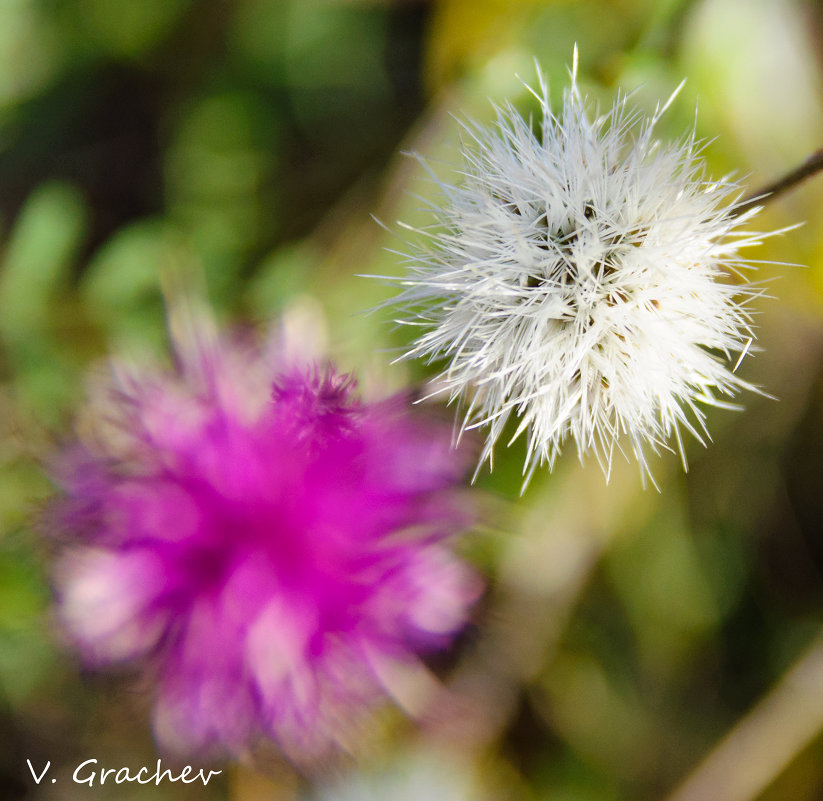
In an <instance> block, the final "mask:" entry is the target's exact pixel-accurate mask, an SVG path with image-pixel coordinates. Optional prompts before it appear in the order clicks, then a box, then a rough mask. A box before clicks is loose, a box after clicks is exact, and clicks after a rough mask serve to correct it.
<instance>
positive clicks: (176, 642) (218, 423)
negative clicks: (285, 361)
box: [56, 328, 479, 757]
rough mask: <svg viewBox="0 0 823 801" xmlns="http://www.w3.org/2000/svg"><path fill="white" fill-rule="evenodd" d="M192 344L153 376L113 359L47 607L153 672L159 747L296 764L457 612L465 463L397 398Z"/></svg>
mask: <svg viewBox="0 0 823 801" xmlns="http://www.w3.org/2000/svg"><path fill="white" fill-rule="evenodd" d="M204 332H205V328H202V329H198V330H197V332H196V333H195V335H194V337H193V341H192V343H190V344H189V346H184V344H183V343H181V342H180V341H178V342H177V343H176V345H175V354H174V355H175V363H176V365H177V367H176V370H175V371H174V372H173V373H171V374H166V373H162V372H159V371H153V372H147V373H144V374H139V373H135V372H128V371H126V370H124V369H123V368H122V367H117V366H115V369H114V371H113V376H112V378H111V379H109V380H108V381H107V382H106V384H105V387H104V403H103V404H102V407H94V406H93V407H92V412H93V413H92V414H91V415H90V422H89V424H88V425H87V426H86V434H87V436H86V437H85V439H84V443H83V444H77V445H75V446H73V447H72V448H70V449H69V450H68V451H67V453H66V455H65V457H64V460H63V468H62V470H61V472H62V474H63V477H62V483H63V484H64V488H65V492H66V496H65V497H64V498H63V499H62V500H61V501H59V502H58V503H57V506H56V518H57V519H58V521H59V525H60V529H61V530H62V531H63V532H66V533H68V539H69V545H68V546H67V547H66V550H65V553H64V554H63V556H62V558H61V560H60V563H59V565H58V571H57V586H58V612H59V617H60V619H61V621H62V623H63V625H64V627H65V629H66V631H67V632H68V635H69V637H70V638H71V640H72V642H73V643H74V644H75V645H76V647H77V648H78V649H79V650H80V652H81V653H82V655H83V656H84V658H85V659H86V661H88V662H90V663H91V664H93V665H95V666H104V665H112V664H117V663H125V664H132V665H137V666H139V667H141V668H142V669H144V670H145V671H146V672H148V674H149V675H150V676H152V678H153V679H154V681H155V682H156V688H157V689H156V699H155V716H154V717H155V721H154V722H155V732H156V734H157V737H158V739H159V741H160V743H161V744H162V745H163V746H165V747H167V748H171V749H173V750H175V751H179V752H187V751H189V752H190V751H199V750H214V749H220V748H225V749H229V750H231V751H234V752H239V751H242V750H244V749H246V748H248V747H251V746H253V745H254V742H255V741H256V740H257V739H259V738H261V737H273V738H275V739H276V740H277V741H278V742H279V743H280V745H281V747H283V748H284V749H285V750H286V751H287V752H289V753H291V754H292V755H297V756H298V757H304V756H306V755H311V754H313V753H315V752H317V751H318V750H322V749H324V748H326V747H328V746H329V745H331V744H332V743H334V741H335V740H340V739H342V738H343V737H345V732H346V731H347V728H348V726H349V724H351V723H352V722H354V721H356V720H357V719H358V718H359V717H360V714H361V713H362V711H363V710H364V709H366V708H368V707H369V706H371V705H372V704H373V703H374V702H375V701H376V700H377V699H379V698H380V697H381V696H382V695H384V694H385V690H384V688H382V686H381V683H380V679H379V678H378V675H379V674H380V666H381V665H382V664H385V662H386V661H387V660H388V661H389V662H391V661H398V662H401V663H403V662H408V661H409V660H411V659H413V657H414V655H415V654H416V653H417V652H420V651H424V650H427V649H432V648H439V647H443V646H445V645H446V644H448V642H449V640H450V638H451V636H452V635H453V634H454V633H455V632H456V631H457V630H458V629H459V628H460V627H461V625H462V624H463V623H464V622H465V620H466V615H467V610H468V607H469V605H470V603H471V602H472V601H473V600H474V599H475V597H476V596H477V594H478V591H479V585H478V580H477V579H476V577H475V576H474V574H473V573H472V572H471V571H470V570H469V569H468V568H467V567H466V566H465V565H464V564H463V563H462V562H460V561H458V560H457V559H456V558H455V557H454V556H453V555H452V553H451V552H450V550H449V548H448V546H447V544H446V543H445V540H446V539H447V538H448V537H449V536H450V535H451V534H453V533H454V532H455V531H457V530H459V529H460V528H463V527H465V526H466V524H467V523H468V522H469V516H468V514H467V510H466V509H465V507H464V505H463V504H462V503H461V502H460V501H459V498H458V496H457V495H456V494H455V492H454V491H453V489H454V485H455V483H456V482H457V481H458V480H460V478H461V477H462V475H463V472H464V467H465V464H464V461H463V459H462V458H461V457H460V456H458V455H456V454H455V452H454V451H452V450H451V448H450V443H449V432H448V431H443V430H442V429H441V427H440V426H439V425H433V424H431V423H423V422H421V421H420V420H417V419H412V418H411V417H410V416H409V415H408V413H407V411H406V409H405V405H404V403H402V402H401V400H399V399H395V400H390V401H385V402H383V403H378V404H367V403H364V402H361V401H359V400H357V398H356V397H355V396H354V381H353V380H352V379H351V378H350V377H349V376H346V375H340V374H337V373H335V372H334V371H333V370H332V369H331V368H326V369H324V370H320V369H317V368H303V369H297V368H295V367H293V366H292V367H288V366H284V365H282V364H280V363H279V362H280V361H281V360H280V358H279V357H278V355H277V351H276V349H271V348H270V349H269V351H270V352H268V353H265V352H263V351H261V349H259V348H257V347H255V346H253V345H250V344H249V343H246V344H245V345H242V344H241V343H239V342H236V341H235V342H229V341H228V340H226V339H222V340H220V339H217V338H212V339H211V340H209V338H208V337H206V335H205V333H204ZM81 430H83V429H82V427H81Z"/></svg>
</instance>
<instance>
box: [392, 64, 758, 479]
mask: <svg viewBox="0 0 823 801" xmlns="http://www.w3.org/2000/svg"><path fill="white" fill-rule="evenodd" d="M539 88H540V91H537V92H535V91H533V94H534V95H535V96H536V97H537V99H538V101H539V103H540V119H539V122H538V125H537V130H536V131H535V130H533V128H532V125H531V124H530V123H529V122H527V121H526V120H525V119H524V118H523V117H522V116H521V115H520V114H519V113H518V112H517V111H516V110H515V109H514V108H513V107H511V106H510V105H505V106H503V107H502V108H498V109H497V120H496V123H495V124H494V125H493V126H491V127H490V128H484V127H481V126H478V125H476V124H470V123H467V124H464V125H463V131H464V132H465V134H466V136H465V140H466V141H465V143H464V145H463V146H462V153H463V159H464V165H463V169H462V173H461V174H462V176H463V178H462V181H461V183H460V184H459V185H456V186H455V185H450V184H447V183H444V182H442V181H440V180H438V179H437V178H434V176H432V177H433V178H434V180H435V181H436V182H437V183H438V184H439V186H440V189H441V191H442V196H443V198H442V205H439V206H435V207H433V211H434V214H433V216H434V218H435V219H434V222H433V224H432V225H431V226H426V227H424V228H418V229H411V230H412V231H413V232H414V233H415V234H416V235H417V236H416V238H417V239H418V240H421V239H422V242H421V241H417V242H414V243H412V244H410V251H409V252H407V253H406V254H404V255H405V256H406V257H407V265H408V267H407V274H406V275H405V276H404V277H403V278H401V279H396V280H399V281H401V283H402V285H403V286H404V287H405V289H404V291H403V292H402V293H401V294H400V296H399V297H398V298H396V299H395V301H392V302H400V303H401V304H402V305H403V306H404V308H405V309H406V310H407V313H408V316H407V317H406V318H405V319H403V320H401V321H400V322H401V323H407V324H410V325H416V326H421V327H422V329H423V333H422V334H421V336H420V337H419V338H418V339H417V340H416V341H415V342H414V344H413V345H412V347H411V349H410V350H409V351H408V352H407V353H406V354H405V356H404V357H403V358H413V357H423V358H425V359H427V360H428V361H429V362H432V361H435V360H441V359H442V360H445V362H446V364H445V368H444V369H443V371H442V374H441V375H440V376H439V381H438V386H439V387H440V389H439V390H438V391H443V392H447V393H448V394H449V398H450V401H455V400H456V401H458V402H459V404H460V406H461V408H462V409H463V419H462V424H461V426H460V432H461V433H462V432H463V431H464V430H466V429H468V428H475V427H485V428H486V430H487V438H486V442H485V447H484V450H483V453H482V458H481V460H480V464H482V463H483V462H484V461H485V460H486V459H488V460H489V462H490V464H491V463H492V455H493V449H494V445H495V443H496V442H497V440H498V439H499V438H500V436H501V434H502V433H503V431H504V428H505V427H506V424H507V422H508V420H509V418H510V417H511V416H512V415H514V416H515V418H518V420H517V425H516V426H512V433H513V436H512V440H511V441H513V440H514V439H516V438H517V437H518V436H519V435H520V434H522V433H525V435H526V440H527V453H526V459H525V466H524V474H525V476H526V482H527V481H528V479H529V478H530V477H531V475H532V473H533V472H534V470H535V468H536V467H537V466H539V465H543V464H548V466H549V468H551V467H552V466H553V465H554V463H555V460H556V459H557V457H558V455H559V453H560V451H561V447H562V446H563V443H564V442H565V441H566V439H568V438H571V439H573V440H574V442H575V444H576V446H577V451H578V454H579V456H580V458H581V459H582V457H583V456H584V454H586V453H587V452H591V453H593V454H594V456H595V457H596V459H597V461H598V462H599V463H600V465H601V466H602V468H603V470H604V472H605V473H606V475H607V476H608V474H609V471H610V469H611V463H612V457H613V454H614V451H615V449H617V450H619V451H623V452H626V451H627V450H628V452H630V453H632V454H634V456H635V458H636V459H637V461H638V463H639V465H640V467H641V472H642V474H643V476H644V478H645V476H646V475H648V469H649V468H648V464H647V461H646V452H647V451H648V449H651V450H652V451H654V452H657V451H658V450H659V449H660V448H661V447H666V448H668V447H670V446H669V443H670V442H671V441H672V439H673V440H674V441H675V442H676V443H677V447H678V448H679V450H680V452H681V454H682V453H683V447H682V441H681V430H686V431H689V432H690V433H691V434H692V435H694V436H695V437H697V439H698V440H701V441H702V438H703V436H705V435H706V430H705V426H704V419H705V415H704V412H703V411H702V410H701V404H703V405H706V404H708V405H712V406H724V407H729V406H731V404H729V403H728V402H727V401H724V400H723V398H729V397H731V396H733V395H735V394H736V393H737V392H738V391H739V390H741V389H748V390H752V389H755V387H753V386H752V385H751V384H749V383H747V382H745V381H743V380H742V379H740V378H739V377H738V376H737V375H736V373H735V369H736V367H737V364H736V362H737V361H738V358H737V356H736V355H735V354H741V358H742V354H743V353H745V352H746V351H747V350H748V348H749V346H750V345H751V342H752V340H753V337H754V335H753V333H752V329H751V314H750V311H749V310H748V308H747V304H748V302H749V301H750V300H751V298H752V297H754V296H756V295H759V294H761V289H760V288H759V287H757V286H755V285H753V284H751V283H749V282H748V281H747V280H746V278H745V277H743V276H742V274H741V270H742V269H743V268H745V267H746V266H747V265H746V264H744V263H743V262H742V261H741V258H740V256H739V249H740V248H741V247H742V246H745V245H752V244H756V243H757V242H759V241H760V239H762V238H763V234H758V233H752V232H747V233H742V232H740V231H739V230H738V229H739V226H740V225H741V224H742V223H744V222H746V221H748V220H749V219H750V218H751V216H752V214H753V213H754V211H756V210H753V211H747V212H746V213H744V214H737V213H736V211H735V203H736V202H737V201H738V199H739V195H740V189H739V187H738V186H737V185H736V184H734V183H733V182H731V181H728V180H723V181H711V180H709V179H708V178H707V177H706V173H705V168H704V163H703V160H702V158H701V155H700V145H699V143H698V142H697V141H696V139H695V132H694V130H692V131H691V132H690V133H689V134H688V135H687V136H685V137H684V139H683V140H681V141H679V142H675V143H666V142H661V141H659V140H657V139H656V138H655V137H654V129H655V126H656V124H657V122H658V120H659V119H660V116H661V115H662V113H663V112H664V111H665V109H666V108H667V107H668V105H669V103H670V102H671V100H672V99H673V98H674V95H673V96H672V98H670V100H669V102H668V103H666V104H665V105H664V106H663V107H662V108H660V107H659V108H658V109H657V110H656V111H655V113H654V114H653V115H652V116H651V117H644V116H643V115H641V114H639V113H638V112H636V111H634V110H632V109H631V108H630V107H629V106H628V97H627V96H626V95H619V96H618V98H617V101H616V102H615V104H614V106H613V107H612V108H611V109H610V110H609V111H608V112H607V113H605V114H601V113H599V110H598V109H597V108H596V107H594V106H593V104H592V103H590V102H589V101H588V99H587V98H586V97H585V96H583V95H581V93H580V90H579V88H578V86H577V80H576V69H575V70H573V71H572V74H571V85H570V86H569V87H568V88H567V89H566V90H565V91H564V93H563V103H562V109H561V110H560V113H559V114H558V115H556V116H555V115H554V114H553V113H552V110H551V106H550V103H549V97H548V90H547V86H546V83H545V81H544V80H543V79H542V78H541V79H540V87H539ZM675 94H676V92H675ZM407 227H408V226H407ZM625 445H628V449H626V448H625ZM683 462H684V466H685V458H684V459H683ZM524 486H525V484H524Z"/></svg>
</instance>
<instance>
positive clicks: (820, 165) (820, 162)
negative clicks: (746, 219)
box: [733, 148, 823, 217]
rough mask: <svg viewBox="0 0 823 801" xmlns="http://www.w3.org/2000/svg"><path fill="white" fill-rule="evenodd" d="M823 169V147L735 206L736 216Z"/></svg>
mask: <svg viewBox="0 0 823 801" xmlns="http://www.w3.org/2000/svg"><path fill="white" fill-rule="evenodd" d="M820 170H823V148H820V149H819V150H816V151H815V152H814V153H812V155H811V156H809V157H808V158H807V159H806V160H805V161H804V162H803V163H802V164H801V165H800V166H799V167H797V168H796V169H794V170H792V171H791V172H790V173H788V174H786V175H784V176H783V177H782V178H778V180H776V181H774V182H773V183H771V184H768V185H767V186H764V187H763V188H762V189H759V190H758V191H757V192H754V193H753V194H751V195H749V197H747V198H746V199H745V200H743V201H742V202H741V203H740V204H738V205H737V206H735V208H734V212H733V213H734V216H735V217H739V216H740V215H741V214H745V213H746V212H747V211H749V209H753V208H754V207H755V206H762V205H763V204H764V203H768V202H769V201H772V200H774V199H775V198H776V197H777V196H778V195H782V194H783V193H784V192H788V191H789V189H792V188H794V187H795V186H797V184H799V183H801V182H802V181H805V180H806V179H807V178H810V177H811V176H812V175H814V174H815V173H817V172H820Z"/></svg>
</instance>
